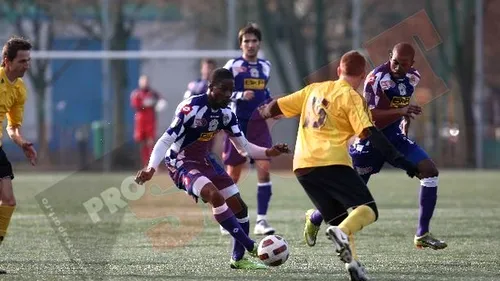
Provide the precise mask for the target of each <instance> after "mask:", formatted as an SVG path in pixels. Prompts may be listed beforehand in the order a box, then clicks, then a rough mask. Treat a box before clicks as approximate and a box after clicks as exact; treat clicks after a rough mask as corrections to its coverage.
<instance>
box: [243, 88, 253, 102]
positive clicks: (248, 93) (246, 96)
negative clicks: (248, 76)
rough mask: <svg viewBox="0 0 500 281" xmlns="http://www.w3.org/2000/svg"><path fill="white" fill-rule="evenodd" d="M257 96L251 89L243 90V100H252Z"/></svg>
mask: <svg viewBox="0 0 500 281" xmlns="http://www.w3.org/2000/svg"><path fill="white" fill-rule="evenodd" d="M254 97H255V93H254V92H253V91H251V90H246V91H244V92H243V100H251V99H253V98H254Z"/></svg>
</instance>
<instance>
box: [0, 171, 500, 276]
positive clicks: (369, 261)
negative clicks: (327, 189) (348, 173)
mask: <svg viewBox="0 0 500 281" xmlns="http://www.w3.org/2000/svg"><path fill="white" fill-rule="evenodd" d="M131 175H133V173H130V174H127V173H123V174H109V175H103V174H73V175H66V174H49V173H47V174H32V173H18V174H17V175H16V179H15V180H14V188H15V193H16V197H17V202H18V208H17V210H16V212H15V215H14V217H13V219H12V222H11V225H10V229H9V234H8V236H7V238H6V239H5V241H4V242H3V245H2V246H1V247H0V253H1V256H0V268H4V269H6V270H7V271H8V272H9V275H6V276H4V277H2V278H4V279H2V280H150V279H151V280H348V277H347V275H346V273H345V271H344V269H343V265H342V264H341V263H340V261H339V260H338V258H337V257H336V255H335V254H334V253H333V248H332V246H331V244H330V241H328V240H327V239H326V237H325V236H324V232H323V231H324V229H325V227H324V226H323V227H322V229H321V231H320V236H319V238H318V243H317V245H316V246H315V247H313V248H309V247H307V246H306V245H305V244H304V242H303V239H302V230H303V215H304V212H305V211H306V210H307V209H308V208H310V207H311V206H312V205H311V203H310V201H309V199H308V198H307V197H306V195H305V193H304V192H303V190H302V189H301V187H300V186H299V184H298V182H297V181H296V180H295V178H294V177H293V176H291V175H290V174H275V175H273V177H272V182H273V197H272V202H271V207H270V214H269V219H270V222H271V223H272V225H273V226H274V227H276V228H277V229H278V232H279V233H278V234H280V235H283V236H284V237H285V238H286V239H287V241H288V242H289V245H290V259H289V260H288V262H287V263H286V264H284V265H282V266H280V267H276V268H271V269H270V270H266V271H258V272H248V271H246V272H245V271H237V270H232V269H230V268H229V251H230V243H229V238H227V237H221V236H220V235H219V228H218V226H217V225H216V224H215V223H214V221H213V220H212V219H211V216H210V209H209V208H208V207H207V206H204V205H203V204H198V205H195V204H194V203H193V202H192V201H191V199H190V197H188V196H187V195H186V194H185V193H183V192H179V191H177V190H176V189H172V188H170V189H168V187H171V183H170V182H169V181H168V180H167V179H166V178H165V176H164V175H163V176H159V177H157V178H156V181H155V183H156V184H157V186H156V187H152V186H149V187H148V188H147V189H146V193H145V194H144V195H143V196H142V197H141V198H140V199H137V200H134V201H130V202H128V205H127V206H126V207H123V206H122V207H120V208H121V209H120V208H119V210H118V211H116V213H115V214H114V215H113V216H114V217H112V216H111V217H110V218H106V217H105V216H104V215H102V216H101V218H103V219H102V220H101V221H100V222H99V223H97V224H95V225H92V224H89V223H88V221H89V216H88V214H86V213H84V212H81V211H79V210H81V209H82V205H81V204H80V205H79V204H75V206H74V209H71V207H70V208H69V209H67V210H66V211H65V212H60V213H56V214H54V216H53V217H47V216H46V213H44V211H43V210H42V205H40V204H39V201H37V200H36V199H35V195H37V194H39V193H40V192H43V191H46V190H49V189H51V188H53V185H54V184H56V183H57V182H60V181H64V180H65V179H68V178H71V181H70V182H69V184H65V185H63V188H64V190H66V191H69V192H68V193H66V195H64V194H63V195H61V197H57V196H56V195H53V197H51V199H50V200H51V202H50V203H48V204H54V205H55V206H57V205H58V204H59V203H64V201H65V200H67V199H68V198H65V197H64V196H68V194H70V195H71V197H72V200H74V199H75V198H76V199H77V200H76V201H78V199H80V201H81V202H83V201H85V200H87V199H89V198H91V197H92V196H97V197H99V194H100V191H102V190H99V189H96V187H103V186H109V187H112V186H118V187H119V186H120V183H121V182H122V180H123V179H124V178H126V177H128V176H131ZM499 182H500V174H499V173H498V171H494V172H474V171H442V172H441V176H440V185H439V197H438V206H437V209H436V212H435V213H434V219H433V220H432V225H431V226H432V231H433V233H435V235H436V236H438V237H440V238H443V239H445V240H446V241H447V242H448V243H449V247H448V248H447V249H445V250H442V251H433V250H417V249H415V248H414V247H413V243H412V241H413V240H412V239H413V235H414V231H415V227H416V222H417V215H418V185H419V183H418V181H417V180H415V179H409V178H407V177H405V175H404V173H403V172H400V171H384V172H382V173H381V174H379V175H377V176H375V177H373V178H372V181H371V182H370V189H371V190H372V193H373V194H374V197H375V199H376V201H377V203H378V206H379V210H380V218H379V220H378V221H377V222H376V223H375V224H373V225H370V226H368V227H366V228H365V229H363V230H362V231H361V233H359V234H358V235H357V241H356V245H357V251H358V255H359V257H360V259H361V261H362V262H363V263H364V264H365V265H366V267H367V270H368V272H369V276H370V277H372V278H373V279H374V280H380V281H389V280H405V281H409V280H419V281H420V280H429V281H438V280H453V281H459V280H463V281H498V280H500V189H499ZM240 190H241V191H242V194H243V198H244V199H245V201H246V202H247V204H248V205H249V208H250V219H251V223H252V224H253V223H254V221H255V208H256V198H255V197H256V192H255V190H256V187H255V175H254V174H253V173H250V174H249V175H248V176H247V177H246V178H244V180H243V181H242V183H241V184H240ZM58 192H59V191H58ZM54 200H55V202H54ZM68 200H69V199H68ZM58 201H59V202H58ZM70 201H71V200H70ZM106 211H107V212H108V213H109V210H107V209H106V207H105V206H104V208H103V211H102V212H103V213H102V214H104V213H105V212H106ZM117 214H120V215H119V216H118V215H117ZM54 217H57V218H58V219H60V220H63V221H64V223H65V224H64V227H65V228H67V229H69V230H68V231H69V232H71V233H73V235H76V236H75V237H77V238H74V240H75V241H70V243H73V247H75V248H76V249H77V250H78V251H80V256H79V257H81V258H82V260H81V262H79V263H77V264H75V263H72V262H70V260H69V258H68V253H67V251H66V248H65V245H64V243H62V242H61V241H63V240H61V239H60V238H61V237H60V235H61V234H60V233H58V232H59V231H58V229H57V228H54V225H53V224H52V223H51V220H52V222H53V218H54ZM64 231H66V230H64ZM251 231H253V225H252V226H251ZM75 233H76V234H75ZM78 234H81V235H78ZM252 237H253V238H255V236H254V235H252Z"/></svg>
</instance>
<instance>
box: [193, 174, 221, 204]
mask: <svg viewBox="0 0 500 281" xmlns="http://www.w3.org/2000/svg"><path fill="white" fill-rule="evenodd" d="M193 194H194V195H196V196H198V197H201V198H202V199H203V200H204V201H206V202H208V203H210V204H211V205H212V206H214V207H218V206H222V205H223V204H224V203H225V200H224V197H223V196H222V195H221V194H220V193H219V190H217V187H215V185H214V184H213V183H212V182H211V181H210V180H209V179H208V178H206V177H204V176H201V177H199V178H197V179H196V181H195V182H194V183H193Z"/></svg>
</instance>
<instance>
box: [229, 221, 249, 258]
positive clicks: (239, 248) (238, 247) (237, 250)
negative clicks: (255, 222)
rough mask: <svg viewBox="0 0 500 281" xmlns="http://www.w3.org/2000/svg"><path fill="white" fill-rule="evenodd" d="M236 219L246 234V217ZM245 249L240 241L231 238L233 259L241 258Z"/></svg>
mask: <svg viewBox="0 0 500 281" xmlns="http://www.w3.org/2000/svg"><path fill="white" fill-rule="evenodd" d="M237 220H238V222H239V223H240V226H241V228H242V229H243V231H244V232H245V233H246V235H248V233H250V222H249V221H248V217H244V218H242V219H237ZM245 250H246V249H245V246H243V245H242V244H241V243H240V242H238V241H236V239H234V238H233V259H234V260H235V261H239V260H241V259H242V258H243V256H244V255H245Z"/></svg>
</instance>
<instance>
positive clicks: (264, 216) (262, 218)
mask: <svg viewBox="0 0 500 281" xmlns="http://www.w3.org/2000/svg"><path fill="white" fill-rule="evenodd" d="M262 220H264V221H267V216H266V215H257V222H259V221H262Z"/></svg>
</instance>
